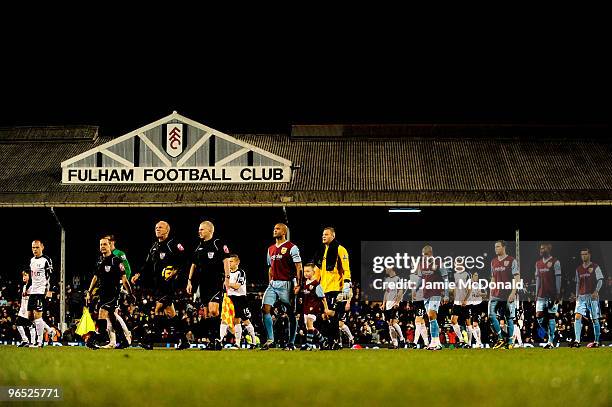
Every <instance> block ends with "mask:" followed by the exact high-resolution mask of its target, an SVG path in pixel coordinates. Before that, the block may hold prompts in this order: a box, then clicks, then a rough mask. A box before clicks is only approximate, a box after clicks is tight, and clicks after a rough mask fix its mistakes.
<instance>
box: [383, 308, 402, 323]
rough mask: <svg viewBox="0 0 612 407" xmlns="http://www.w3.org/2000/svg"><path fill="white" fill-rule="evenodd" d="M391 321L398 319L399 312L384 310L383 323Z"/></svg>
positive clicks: (396, 310)
mask: <svg viewBox="0 0 612 407" xmlns="http://www.w3.org/2000/svg"><path fill="white" fill-rule="evenodd" d="M392 319H395V320H398V319H399V310H398V309H397V308H391V309H387V310H385V321H387V322H388V321H391V320H392Z"/></svg>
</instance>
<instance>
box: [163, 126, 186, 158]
mask: <svg viewBox="0 0 612 407" xmlns="http://www.w3.org/2000/svg"><path fill="white" fill-rule="evenodd" d="M183 142H184V137H183V124H182V123H168V124H167V125H166V152H167V153H168V155H169V156H170V157H173V158H174V157H178V156H179V155H181V153H182V152H183V144H184V143H183Z"/></svg>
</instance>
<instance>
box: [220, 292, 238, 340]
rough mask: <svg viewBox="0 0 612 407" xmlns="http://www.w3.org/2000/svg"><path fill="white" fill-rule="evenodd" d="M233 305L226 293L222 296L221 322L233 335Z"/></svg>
mask: <svg viewBox="0 0 612 407" xmlns="http://www.w3.org/2000/svg"><path fill="white" fill-rule="evenodd" d="M235 315H236V311H235V310H234V303H233V302H232V300H231V298H230V297H229V296H228V295H227V293H225V294H223V306H222V308H221V320H222V321H223V322H225V323H226V324H227V326H228V327H229V329H230V331H232V334H233V333H234V316H235Z"/></svg>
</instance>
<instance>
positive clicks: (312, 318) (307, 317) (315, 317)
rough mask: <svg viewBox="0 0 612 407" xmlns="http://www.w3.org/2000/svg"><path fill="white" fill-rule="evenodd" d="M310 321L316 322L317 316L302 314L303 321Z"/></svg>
mask: <svg viewBox="0 0 612 407" xmlns="http://www.w3.org/2000/svg"><path fill="white" fill-rule="evenodd" d="M307 319H310V320H311V321H312V322H315V321H316V320H317V316H316V315H315V314H304V321H306V320H307Z"/></svg>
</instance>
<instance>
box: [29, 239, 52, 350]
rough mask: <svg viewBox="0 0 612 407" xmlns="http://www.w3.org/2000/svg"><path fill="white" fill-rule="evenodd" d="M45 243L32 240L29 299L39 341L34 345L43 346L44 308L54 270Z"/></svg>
mask: <svg viewBox="0 0 612 407" xmlns="http://www.w3.org/2000/svg"><path fill="white" fill-rule="evenodd" d="M44 250H45V245H44V244H43V243H42V242H41V241H40V240H34V241H33V242H32V254H33V255H34V257H32V258H31V259H30V281H31V287H30V298H29V300H28V316H29V318H30V320H31V321H32V322H33V323H34V327H35V328H36V335H37V337H38V341H37V343H36V344H34V345H32V347H39V348H42V346H43V344H42V342H43V331H44V329H45V321H43V318H42V316H43V308H44V302H45V297H48V296H50V294H51V293H50V292H49V288H50V280H51V273H52V272H53V265H52V263H51V259H50V258H49V256H47V255H45V254H43V251H44Z"/></svg>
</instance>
